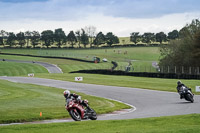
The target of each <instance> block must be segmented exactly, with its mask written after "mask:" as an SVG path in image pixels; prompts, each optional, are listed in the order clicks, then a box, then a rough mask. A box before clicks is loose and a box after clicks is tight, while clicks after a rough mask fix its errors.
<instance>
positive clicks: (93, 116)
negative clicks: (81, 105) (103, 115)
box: [90, 109, 97, 120]
mask: <svg viewBox="0 0 200 133" xmlns="http://www.w3.org/2000/svg"><path fill="white" fill-rule="evenodd" d="M91 112H93V113H92V116H91V117H90V119H91V120H96V119H97V113H96V112H95V110H94V109H91Z"/></svg>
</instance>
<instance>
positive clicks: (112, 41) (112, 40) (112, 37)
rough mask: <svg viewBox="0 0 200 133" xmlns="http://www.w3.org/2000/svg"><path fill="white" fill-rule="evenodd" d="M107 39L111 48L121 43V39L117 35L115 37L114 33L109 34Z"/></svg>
mask: <svg viewBox="0 0 200 133" xmlns="http://www.w3.org/2000/svg"><path fill="white" fill-rule="evenodd" d="M105 38H106V43H107V44H108V45H109V46H111V45H112V44H116V43H119V38H118V37H117V36H115V35H113V33H112V32H108V33H107V34H106V36H105Z"/></svg>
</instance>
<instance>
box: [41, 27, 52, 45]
mask: <svg viewBox="0 0 200 133" xmlns="http://www.w3.org/2000/svg"><path fill="white" fill-rule="evenodd" d="M53 37H54V34H53V31H51V30H45V31H43V32H42V33H41V40H42V41H43V42H44V44H43V45H45V46H46V47H47V48H49V46H51V45H52V44H53V43H54V39H53Z"/></svg>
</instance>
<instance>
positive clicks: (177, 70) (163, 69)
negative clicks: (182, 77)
mask: <svg viewBox="0 0 200 133" xmlns="http://www.w3.org/2000/svg"><path fill="white" fill-rule="evenodd" d="M159 69H160V70H159V71H160V73H174V74H189V75H200V67H191V66H160V67H159Z"/></svg>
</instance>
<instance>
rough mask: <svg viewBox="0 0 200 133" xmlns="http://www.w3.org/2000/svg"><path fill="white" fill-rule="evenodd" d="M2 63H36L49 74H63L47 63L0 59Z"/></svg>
mask: <svg viewBox="0 0 200 133" xmlns="http://www.w3.org/2000/svg"><path fill="white" fill-rule="evenodd" d="M0 61H9V62H18V63H31V64H33V63H35V64H38V65H41V66H43V67H45V68H46V69H47V70H48V72H49V73H63V72H62V70H61V69H60V68H59V67H58V66H56V65H53V64H49V63H45V62H38V61H22V60H10V59H0Z"/></svg>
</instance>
